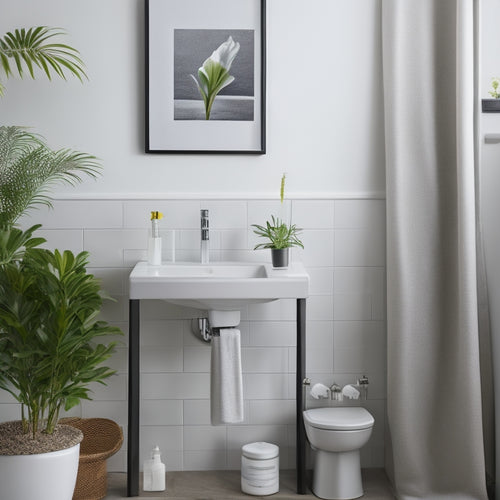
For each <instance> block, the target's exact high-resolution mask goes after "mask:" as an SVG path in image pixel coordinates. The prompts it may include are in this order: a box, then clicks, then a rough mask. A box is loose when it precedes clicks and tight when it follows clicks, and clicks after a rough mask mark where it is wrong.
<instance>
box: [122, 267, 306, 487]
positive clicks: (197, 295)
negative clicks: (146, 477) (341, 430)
mask: <svg viewBox="0 0 500 500" xmlns="http://www.w3.org/2000/svg"><path fill="white" fill-rule="evenodd" d="M308 295H309V276H308V274H307V273H306V271H305V269H304V266H303V265H302V264H300V263H292V264H291V265H290V267H289V268H288V269H273V268H272V266H271V265H270V264H254V263H244V262H214V263H211V264H199V263H189V262H179V263H172V264H170V263H166V264H163V265H161V266H150V265H148V264H147V263H146V262H139V263H138V264H136V266H135V267H134V269H133V271H132V273H131V274H130V301H129V365H128V366H129V372H128V375H129V377H128V378H129V389H128V405H129V412H128V453H127V471H128V474H127V495H128V496H129V497H130V496H137V495H138V491H139V449H140V443H139V404H140V395H139V387H140V380H139V378H140V368H139V358H140V355H139V353H140V340H139V338H140V302H141V300H143V299H160V300H166V301H168V302H172V303H174V304H179V305H182V306H188V307H194V308H196V309H203V310H206V311H208V312H209V315H210V313H212V314H211V315H212V317H214V316H217V317H218V318H222V319H221V320H220V321H221V322H222V323H224V320H225V318H228V317H232V318H233V319H232V320H231V321H233V322H234V321H238V322H239V317H238V318H237V320H236V319H234V318H235V316H239V311H240V309H241V307H243V306H245V305H246V304H251V303H256V302H270V301H273V300H277V299H296V301H297V311H296V317H297V321H296V327H297V349H296V351H297V356H296V377H295V378H296V420H297V422H296V423H297V427H296V434H297V436H296V437H297V458H296V460H297V492H298V493H300V494H304V493H306V490H307V485H306V461H305V447H306V437H305V430H304V426H303V422H302V418H303V416H302V409H303V408H302V406H303V401H302V397H303V394H302V381H303V379H304V377H305V336H306V332H305V330H306V298H307V297H308ZM213 313H217V314H215V315H214V314H213ZM220 326H224V324H222V325H220ZM226 326H230V325H226Z"/></svg>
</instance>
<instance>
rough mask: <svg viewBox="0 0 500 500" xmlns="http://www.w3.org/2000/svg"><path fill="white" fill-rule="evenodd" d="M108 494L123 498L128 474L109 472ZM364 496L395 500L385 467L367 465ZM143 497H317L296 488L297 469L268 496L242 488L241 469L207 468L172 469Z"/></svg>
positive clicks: (243, 499)
mask: <svg viewBox="0 0 500 500" xmlns="http://www.w3.org/2000/svg"><path fill="white" fill-rule="evenodd" d="M108 478H109V481H108V495H107V496H106V500H121V499H125V498H127V497H126V494H127V493H126V491H127V488H126V482H127V480H126V475H125V474H121V473H111V474H109V476H108ZM363 486H364V489H365V494H364V496H363V497H362V498H363V500H394V499H395V497H394V495H393V493H392V490H391V487H390V484H389V481H388V479H387V476H386V475H385V472H384V470H383V469H364V470H363ZM139 492H140V495H141V496H139V497H135V498H136V499H137V500H139V499H149V500H151V499H157V500H163V499H165V498H168V499H170V500H250V499H251V498H267V499H268V500H289V499H290V500H291V499H294V498H295V499H297V500H299V499H301V500H313V499H316V497H315V496H314V495H313V494H312V493H311V492H310V491H309V492H308V494H307V495H297V493H296V492H295V471H292V470H290V471H281V472H280V491H279V493H276V494H275V495H271V496H267V497H255V496H249V495H245V494H244V493H242V492H241V488H240V471H203V472H191V471H185V472H168V473H167V489H166V491H164V492H148V493H144V492H142V488H140V489H139Z"/></svg>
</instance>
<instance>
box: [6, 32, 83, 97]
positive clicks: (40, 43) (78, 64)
mask: <svg viewBox="0 0 500 500" xmlns="http://www.w3.org/2000/svg"><path fill="white" fill-rule="evenodd" d="M62 35H65V32H64V31H63V30H61V29H59V28H49V27H46V26H38V27H33V28H29V29H16V30H15V31H14V32H8V33H6V34H5V35H4V37H3V38H0V72H3V73H4V75H5V77H6V78H9V77H10V76H11V75H13V74H14V71H15V72H17V74H18V75H19V76H20V77H21V78H22V77H23V76H24V72H25V69H26V70H27V71H28V73H29V75H30V76H31V78H35V70H34V68H35V67H38V68H40V70H42V72H43V73H44V74H45V75H46V76H47V78H48V79H49V80H51V79H52V75H53V74H56V75H57V76H59V77H60V78H63V79H66V72H69V73H70V74H72V75H74V76H75V77H76V78H78V79H79V80H80V81H83V78H87V75H86V73H85V70H84V64H83V61H82V60H81V59H80V54H79V52H78V51H77V50H76V49H74V48H73V47H71V46H69V45H66V44H62V43H54V42H53V40H52V39H53V38H54V37H59V36H62ZM11 63H13V64H11ZM3 93H4V86H3V85H2V84H0V96H2V95H3Z"/></svg>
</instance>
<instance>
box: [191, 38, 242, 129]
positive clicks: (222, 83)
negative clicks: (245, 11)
mask: <svg viewBox="0 0 500 500" xmlns="http://www.w3.org/2000/svg"><path fill="white" fill-rule="evenodd" d="M239 50H240V44H239V43H238V42H235V41H234V40H233V38H232V37H231V36H230V37H229V38H228V39H227V40H226V41H225V42H224V43H222V44H221V45H220V46H219V47H218V48H217V49H216V50H214V51H213V52H212V55H211V56H210V57H209V58H208V59H206V60H205V62H204V63H203V66H202V67H201V68H199V69H198V80H197V79H196V77H195V76H194V75H190V76H191V78H192V79H193V80H194V81H195V83H196V86H197V87H198V90H199V92H200V94H201V97H202V98H203V102H204V104H205V119H206V120H209V119H210V112H211V110H212V105H213V103H214V100H215V98H216V96H217V94H218V93H219V92H220V91H221V90H222V89H223V88H224V87H227V86H228V85H229V84H230V83H232V82H233V81H234V76H232V75H230V74H229V69H230V68H231V64H233V61H234V58H235V57H236V55H237V54H238V51H239Z"/></svg>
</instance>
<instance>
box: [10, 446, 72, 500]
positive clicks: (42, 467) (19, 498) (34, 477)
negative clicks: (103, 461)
mask: <svg viewBox="0 0 500 500" xmlns="http://www.w3.org/2000/svg"><path fill="white" fill-rule="evenodd" d="M79 457H80V445H79V444H77V445H75V446H73V447H71V448H67V449H65V450H60V451H54V452H51V453H41V454H39V455H0V498H5V499H12V500H14V499H15V500H35V499H36V500H71V499H72V497H73V491H74V489H75V484H76V476H77V474H78V460H79Z"/></svg>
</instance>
